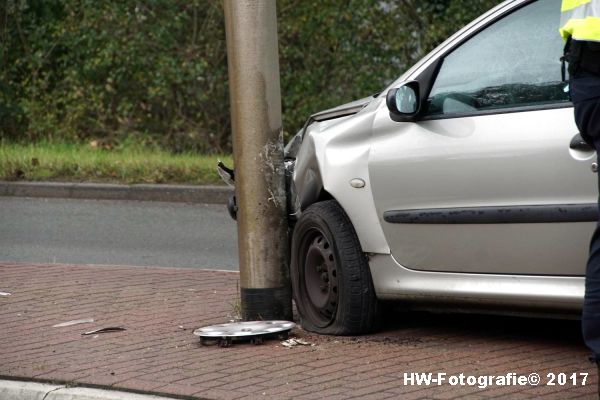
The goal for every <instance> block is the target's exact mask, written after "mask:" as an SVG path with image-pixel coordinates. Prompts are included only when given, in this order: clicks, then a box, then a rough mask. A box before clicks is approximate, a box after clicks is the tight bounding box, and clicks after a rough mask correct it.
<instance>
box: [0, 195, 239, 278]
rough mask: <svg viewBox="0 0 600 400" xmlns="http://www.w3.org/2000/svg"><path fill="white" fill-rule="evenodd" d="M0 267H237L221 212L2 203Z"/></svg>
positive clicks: (232, 233) (171, 206) (229, 227)
mask: <svg viewBox="0 0 600 400" xmlns="http://www.w3.org/2000/svg"><path fill="white" fill-rule="evenodd" d="M0 261H15V262H32V263H73V264H110V265H136V266H161V267H185V268H201V269H223V270H237V269H238V252H237V228H236V224H235V221H233V220H232V219H231V218H230V217H229V215H228V214H227V211H226V209H225V206H222V205H208V204H181V203H161V202H138V201H107V200H103V201H97V200H66V199H34V198H19V197H0Z"/></svg>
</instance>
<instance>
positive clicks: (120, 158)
mask: <svg viewBox="0 0 600 400" xmlns="http://www.w3.org/2000/svg"><path fill="white" fill-rule="evenodd" d="M218 159H220V160H222V161H223V162H224V163H225V164H226V165H228V166H232V164H233V162H232V158H231V156H230V155H221V156H217V155H198V154H177V155H174V154H170V153H168V152H165V151H162V150H158V149H148V148H144V147H142V146H135V145H130V146H125V147H122V148H119V149H101V148H94V147H92V145H90V144H66V143H36V144H29V145H23V144H15V143H6V142H0V180H6V181H60V182H112V183H127V184H132V183H174V184H176V183H179V184H199V185H203V184H219V183H221V180H220V178H219V175H218V174H217V172H216V165H217V160H218Z"/></svg>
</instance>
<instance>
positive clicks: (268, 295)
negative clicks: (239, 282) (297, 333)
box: [241, 287, 293, 321]
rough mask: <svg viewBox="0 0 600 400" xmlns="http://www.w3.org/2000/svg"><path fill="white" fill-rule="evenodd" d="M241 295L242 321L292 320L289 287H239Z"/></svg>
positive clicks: (290, 291)
mask: <svg viewBox="0 0 600 400" xmlns="http://www.w3.org/2000/svg"><path fill="white" fill-rule="evenodd" d="M241 297H242V298H241V300H242V319H243V320H244V321H260V320H264V321H266V320H285V321H292V318H293V315H292V310H291V307H290V304H291V302H292V290H291V288H289V287H280V288H265V289H250V288H241Z"/></svg>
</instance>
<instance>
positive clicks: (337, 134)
mask: <svg viewBox="0 0 600 400" xmlns="http://www.w3.org/2000/svg"><path fill="white" fill-rule="evenodd" d="M368 99H369V102H368V103H366V105H365V103H364V99H363V100H360V101H358V102H353V103H349V104H350V105H352V106H353V107H354V109H357V108H358V109H359V112H357V113H355V114H353V115H347V114H346V115H344V114H343V111H341V110H344V109H346V110H348V108H345V107H344V106H342V107H339V108H337V109H333V110H330V111H327V112H324V113H319V114H316V115H317V116H318V117H317V118H323V117H324V116H327V115H329V116H332V115H336V113H337V115H343V116H341V117H337V118H335V119H324V120H321V121H319V120H318V119H317V118H315V119H314V121H313V122H312V123H311V124H310V125H308V126H306V127H305V129H304V130H303V132H301V133H299V135H302V136H303V139H302V146H300V149H299V150H298V153H297V155H296V162H295V166H294V174H293V185H294V187H295V193H296V196H297V202H296V204H297V207H299V209H295V210H293V212H292V214H295V215H296V217H299V216H300V214H301V212H302V211H303V210H305V209H306V208H307V207H309V206H310V205H311V204H314V203H316V202H317V201H319V200H322V199H328V198H333V199H335V200H336V201H337V202H338V203H340V204H341V206H342V208H343V209H344V211H345V212H346V213H347V214H348V217H349V218H350V220H351V221H352V224H353V225H354V227H355V229H356V230H357V233H358V237H359V238H360V244H361V247H362V249H363V251H364V252H367V253H383V254H388V253H389V251H390V250H389V247H388V246H387V245H386V241H385V237H384V236H383V231H382V230H381V226H380V224H378V223H373V221H377V220H378V217H377V212H376V210H375V205H374V204H373V195H372V193H371V190H370V185H369V170H368V160H369V151H370V135H371V126H372V122H373V118H374V113H375V111H376V109H377V104H379V102H380V101H381V100H380V99H374V98H372V97H371V98H368ZM357 105H358V107H357ZM340 111H341V112H340ZM353 180H358V181H359V182H364V186H363V187H354V186H353V185H352V181H353Z"/></svg>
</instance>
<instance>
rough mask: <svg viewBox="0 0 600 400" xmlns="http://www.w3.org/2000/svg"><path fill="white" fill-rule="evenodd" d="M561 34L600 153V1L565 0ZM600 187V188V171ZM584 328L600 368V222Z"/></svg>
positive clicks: (578, 112) (584, 128)
mask: <svg viewBox="0 0 600 400" xmlns="http://www.w3.org/2000/svg"><path fill="white" fill-rule="evenodd" d="M560 34H561V36H562V37H563V39H564V40H565V42H566V45H565V54H564V59H565V60H566V61H568V63H569V94H570V96H571V101H572V102H573V105H574V109H575V123H576V124H577V127H578V128H579V132H580V133H581V136H582V137H583V139H584V140H585V141H586V142H587V143H588V144H590V145H591V146H592V147H594V148H595V149H596V154H600V0H563V1H562V5H561V21H560ZM598 187H599V191H600V173H599V174H598ZM599 204H600V199H599ZM599 207H600V205H599ZM581 328H582V333H583V338H584V340H585V343H586V345H587V346H588V347H589V348H590V350H591V351H592V353H593V359H594V361H595V362H596V365H597V366H598V370H599V371H600V222H599V223H598V225H597V226H596V230H595V231H594V234H593V236H592V240H591V243H590V253H589V257H588V263H587V268H586V276H585V299H584V303H583V312H582V316H581ZM599 376H600V374H599ZM598 394H599V396H600V379H599V383H598Z"/></svg>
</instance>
